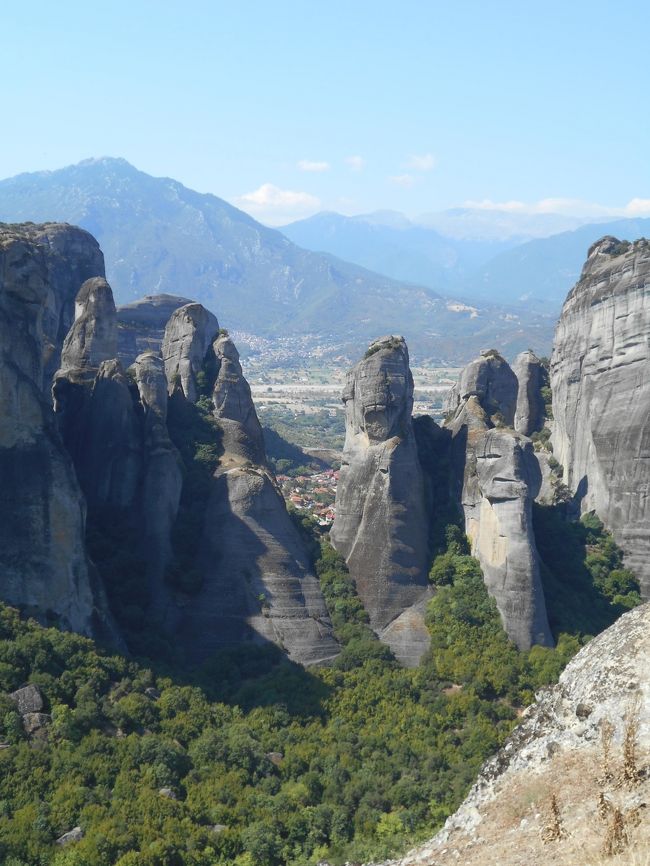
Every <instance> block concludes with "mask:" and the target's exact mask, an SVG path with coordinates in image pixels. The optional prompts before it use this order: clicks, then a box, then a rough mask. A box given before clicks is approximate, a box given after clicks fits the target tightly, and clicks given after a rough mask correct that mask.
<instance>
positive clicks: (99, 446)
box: [52, 279, 182, 625]
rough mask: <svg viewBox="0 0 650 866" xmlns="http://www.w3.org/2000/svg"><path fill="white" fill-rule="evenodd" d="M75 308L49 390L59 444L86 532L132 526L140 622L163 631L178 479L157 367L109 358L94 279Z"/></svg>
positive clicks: (105, 314) (100, 286) (111, 313)
mask: <svg viewBox="0 0 650 866" xmlns="http://www.w3.org/2000/svg"><path fill="white" fill-rule="evenodd" d="M75 310H76V318H75V321H74V323H73V325H72V327H71V329H70V332H69V333H68V335H67V337H66V339H65V342H64V345H63V351H62V353H61V368H60V369H59V370H58V371H57V373H56V375H55V377H54V383H53V387H52V393H53V396H54V407H55V412H56V417H57V419H58V421H59V426H60V429H61V432H62V436H63V440H64V442H65V445H66V448H67V449H68V451H69V453H70V455H71V456H72V459H73V462H74V465H75V469H76V472H77V476H78V478H79V482H80V484H81V487H82V490H83V492H84V494H85V497H86V500H87V502H88V504H89V507H90V509H91V516H92V517H93V521H94V522H93V527H94V528H95V529H98V530H99V531H101V530H102V527H103V523H104V522H105V521H113V520H116V519H118V520H124V521H126V522H127V523H130V524H131V525H132V526H133V527H135V526H137V527H138V529H137V538H138V546H139V548H140V550H141V553H142V556H141V560H142V561H143V562H144V563H145V572H146V573H145V575H144V579H145V580H146V582H147V586H148V588H149V597H150V600H151V602H150V610H149V615H150V616H151V617H152V618H155V619H156V620H158V621H160V622H164V623H165V624H167V625H171V624H173V622H174V616H173V610H172V607H173V606H172V603H171V595H170V591H169V587H168V585H167V582H166V580H165V573H166V569H167V567H168V565H169V563H170V561H171V558H172V547H171V532H172V526H173V524H174V520H175V519H176V514H177V512H178V506H179V500H180V494H181V487H182V474H181V468H180V460H179V457H178V454H177V452H176V449H175V448H174V446H173V445H172V443H171V440H170V438H169V434H168V431H167V423H166V422H167V379H166V377H165V371H164V364H163V361H162V358H161V357H160V356H156V355H155V354H154V353H151V352H148V353H144V354H143V355H140V356H138V358H137V359H136V362H135V364H134V366H133V371H132V374H129V376H127V374H126V373H125V371H124V369H123V367H122V364H121V362H120V361H119V360H118V359H117V358H116V357H115V355H116V354H117V343H118V330H117V328H118V323H117V316H116V310H115V303H114V301H113V293H112V291H111V287H110V286H109V285H108V283H107V282H106V281H105V280H104V279H93V280H88V281H87V282H86V283H84V284H83V286H82V287H81V289H80V291H79V294H78V296H77V299H76V303H75ZM125 543H126V542H125ZM106 577H107V579H108V580H110V575H107V576H106Z"/></svg>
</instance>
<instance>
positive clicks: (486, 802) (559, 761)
mask: <svg viewBox="0 0 650 866" xmlns="http://www.w3.org/2000/svg"><path fill="white" fill-rule="evenodd" d="M649 658H650V605H648V604H645V605H643V606H641V607H638V608H636V609H635V610H633V611H631V612H630V613H627V614H625V615H624V616H622V617H621V618H620V619H619V620H617V621H616V622H615V623H614V625H612V626H611V627H610V628H608V629H607V630H606V631H604V632H602V634H600V635H598V637H596V638H594V640H592V641H591V642H590V643H588V644H587V646H585V647H584V648H583V649H582V650H581V651H580V652H579V653H578V654H577V655H576V656H575V658H574V659H573V660H572V661H571V662H569V664H568V665H567V667H566V669H565V670H564V672H563V673H562V675H561V676H560V681H559V683H558V684H557V685H556V686H553V687H551V688H547V689H545V690H543V691H542V692H541V693H540V694H538V696H537V701H536V703H535V704H533V705H532V706H530V707H529V708H528V709H527V710H526V711H525V713H524V717H523V719H522V721H521V723H520V724H519V725H518V726H517V727H516V728H515V730H514V732H513V734H512V735H511V737H510V739H509V740H508V741H507V742H506V744H505V746H504V747H503V748H502V749H501V750H500V751H499V752H498V753H497V754H496V755H495V757H493V758H492V759H490V760H489V761H488V762H487V764H486V765H485V766H484V767H483V769H482V771H481V774H480V776H479V778H478V780H477V781H476V783H475V784H474V785H473V787H472V789H471V791H470V792H469V794H468V796H467V798H466V799H465V801H464V803H463V804H462V805H461V806H460V808H459V809H458V811H457V812H456V813H455V814H453V815H452V816H451V817H450V818H448V820H447V822H446V824H445V826H444V828H443V829H442V830H441V831H440V832H439V833H438V835H437V836H435V837H434V838H433V839H432V840H431V841H430V842H429V843H427V844H426V845H424V846H421V847H420V848H418V849H415V850H413V851H411V852H409V853H408V854H407V855H406V856H405V857H403V858H402V859H400V860H397V861H391V862H390V864H388V863H385V864H383V866H420V864H425V863H432V864H433V863H435V864H436V866H451V864H455V863H459V862H461V863H466V864H468V866H474V864H475V866H483V864H485V863H499V864H503V866H521V864H526V863H530V864H533V863H546V862H549V856H551V858H552V859H551V862H553V863H557V864H559V866H574V864H577V863H603V862H606V860H605V859H604V858H603V856H602V855H603V848H604V847H605V846H604V842H605V840H606V838H607V833H608V828H609V827H611V822H612V818H613V813H614V808H618V809H620V812H621V816H622V817H623V819H624V822H625V825H626V826H625V827H624V830H625V838H626V840H627V843H628V844H629V848H628V850H627V851H626V852H625V855H624V857H625V860H624V861H623V860H621V861H620V862H626V863H635V862H641V861H637V859H636V858H635V854H639V853H642V852H645V853H647V829H646V830H645V832H642V833H641V837H640V838H641V839H642V840H643V841H644V842H645V844H644V846H643V848H637V849H636V851H635V842H636V839H635V836H636V835H637V834H636V832H635V828H636V827H637V826H638V823H639V821H638V819H639V818H641V817H643V814H644V813H643V811H640V810H643V809H644V806H645V803H646V802H647V801H648V796H650V782H649V781H648V778H647V773H646V772H645V770H644V769H643V767H644V766H645V762H646V759H647V754H648V750H649V749H650V667H649V666H648V659H649ZM607 732H609V733H607ZM606 738H607V739H608V740H609V742H610V745H609V758H607V756H606V755H605V751H604V746H603V741H604V740H605V739H606ZM626 740H627V743H628V747H627V756H628V757H627V758H625V757H624V755H625V753H626V752H625V745H624V743H625V741H626ZM630 746H631V748H630ZM635 752H636V756H637V757H636V761H637V762H638V763H637V766H636V769H637V771H640V772H638V775H637V777H636V778H635V777H634V768H633V766H632V762H633V761H634V757H632V761H631V759H630V754H632V756H634V753H635ZM608 774H609V775H608ZM625 774H627V780H626V775H625ZM601 792H602V796H601ZM554 795H555V797H556V801H557V803H558V808H559V812H560V821H561V825H562V828H563V829H564V836H563V837H561V838H558V839H556V840H555V841H553V843H552V844H545V842H544V837H545V832H544V831H545V830H546V829H547V828H548V826H549V804H550V801H551V797H552V796H554ZM635 810H636V818H635ZM646 821H647V818H643V822H642V823H643V824H645V823H646ZM616 859H618V858H616ZM641 859H643V858H641Z"/></svg>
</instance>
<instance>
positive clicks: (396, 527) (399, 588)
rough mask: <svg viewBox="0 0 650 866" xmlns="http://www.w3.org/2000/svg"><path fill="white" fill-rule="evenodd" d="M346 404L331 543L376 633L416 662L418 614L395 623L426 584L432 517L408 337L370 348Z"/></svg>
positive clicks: (422, 633) (421, 641) (422, 644)
mask: <svg viewBox="0 0 650 866" xmlns="http://www.w3.org/2000/svg"><path fill="white" fill-rule="evenodd" d="M343 402H344V403H345V425H346V435H345V447H344V451H343V462H342V466H341V474H340V479H339V484H338V489H337V494H336V520H335V521H334V525H333V526H332V530H331V532H330V538H331V540H332V544H333V545H334V547H336V549H337V550H338V551H339V552H340V553H341V554H342V555H343V556H344V557H345V560H346V562H347V565H348V568H349V569H350V574H351V575H352V577H353V579H354V581H355V583H356V586H357V591H358V593H359V596H360V598H361V600H362V601H363V604H364V607H365V608H366V610H367V612H368V615H369V617H370V624H371V626H372V628H373V629H374V630H375V631H376V632H377V634H378V635H379V636H380V638H381V639H382V640H386V642H387V643H389V645H391V646H393V649H394V651H395V652H396V653H397V654H398V657H401V658H402V659H403V660H405V661H406V660H407V659H408V661H409V662H410V663H413V660H414V659H415V658H418V659H419V657H420V656H421V655H422V653H423V652H424V650H425V649H426V647H427V645H428V635H427V634H426V630H423V629H422V628H421V616H420V617H419V618H418V616H417V615H416V614H417V611H413V613H412V615H410V616H409V617H407V618H406V620H402V623H401V625H400V626H398V625H397V623H395V625H394V626H392V625H391V624H393V623H394V621H396V620H397V618H398V617H400V616H401V615H402V614H404V611H405V610H406V609H407V608H410V607H411V606H412V605H416V604H418V602H420V601H421V600H422V598H423V595H424V594H425V593H426V591H427V586H428V578H427V564H428V561H427V560H428V517H427V510H426V502H425V489H424V479H423V471H422V466H421V465H420V461H419V458H418V451H417V445H416V441H415V435H414V432H413V424H412V420H411V412H412V409H413V377H412V375H411V370H410V367H409V356H408V349H407V347H406V343H405V342H404V339H403V337H383V338H381V339H379V340H376V341H375V342H374V343H372V344H371V345H370V347H369V349H368V351H367V352H366V357H365V358H364V359H363V360H362V361H360V362H359V363H358V364H357V365H356V367H354V368H353V369H352V370H351V371H350V372H349V373H348V375H347V380H346V385H345V390H344V392H343ZM407 620H408V623H409V624H408V625H407ZM416 620H418V621H419V623H420V624H419V625H418V626H417V627H416V626H415V621H416ZM397 636H399V640H396V638H397ZM411 643H412V644H413V645H410V644H411Z"/></svg>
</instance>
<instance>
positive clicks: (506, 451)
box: [448, 352, 552, 649]
mask: <svg viewBox="0 0 650 866" xmlns="http://www.w3.org/2000/svg"><path fill="white" fill-rule="evenodd" d="M524 366H525V367H526V368H527V367H529V363H528V359H527V360H526V364H525V365H524ZM521 385H522V386H523V387H522V388H521V389H520V384H519V383H518V381H517V378H516V376H515V375H514V373H513V372H512V370H511V369H510V367H509V365H508V364H507V363H506V361H505V360H504V359H503V358H501V356H499V355H497V354H496V353H495V352H489V353H486V354H485V355H483V356H482V357H481V358H478V359H477V360H476V361H474V362H473V363H472V364H470V365H469V368H468V369H467V370H466V371H464V372H463V374H462V375H461V378H460V382H459V385H458V386H457V388H456V390H455V393H454V394H452V398H451V400H450V405H453V404H454V403H455V404H456V409H455V412H454V414H453V416H452V417H451V418H450V419H449V420H448V428H449V429H450V430H451V432H452V435H453V444H452V473H453V483H454V485H455V492H456V498H457V501H458V502H459V504H460V505H461V507H462V510H463V513H464V516H465V529H466V532H467V535H468V537H469V539H470V542H471V550H472V554H473V555H474V556H476V557H477V559H478V560H479V562H480V563H481V568H482V571H483V576H484V579H485V583H486V586H487V588H488V591H489V593H490V595H492V596H493V597H494V599H495V600H496V603H497V607H498V609H499V613H500V614H501V619H502V620H503V625H504V628H505V630H506V632H507V633H508V636H509V637H510V638H511V639H512V640H513V641H514V642H515V643H516V644H517V646H518V647H519V648H520V649H528V648H529V647H530V646H531V645H532V644H544V645H550V644H552V638H551V632H550V628H549V625H548V620H547V616H546V604H545V600H544V593H543V589H542V584H541V579H540V567H539V555H538V553H537V547H536V544H535V536H534V533H533V521H532V504H533V501H534V499H535V498H536V496H537V495H538V493H539V491H540V487H541V484H542V475H541V471H540V467H539V463H538V461H537V458H536V456H535V453H534V450H533V445H532V442H531V441H530V440H529V439H528V438H527V437H526V436H523V435H521V434H520V433H517V432H516V431H515V430H514V429H513V427H512V424H513V423H514V421H515V416H516V415H517V414H518V413H519V408H518V393H523V397H524V401H525V408H523V407H522V409H523V411H522V413H521V414H520V417H525V418H526V419H530V417H531V410H530V408H529V407H530V405H531V400H530V397H529V395H528V385H527V383H526V381H525V380H524V379H523V377H522V382H521ZM500 400H503V401H504V402H503V403H500V402H499V401H500ZM507 419H509V422H508V421H507ZM495 422H497V423H498V425H499V426H496V425H495ZM506 425H507V426H506ZM527 425H528V421H527Z"/></svg>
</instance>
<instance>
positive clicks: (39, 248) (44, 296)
mask: <svg viewBox="0 0 650 866" xmlns="http://www.w3.org/2000/svg"><path fill="white" fill-rule="evenodd" d="M66 235H69V236H68V237H66ZM80 237H81V240H80ZM85 237H86V233H85V232H84V233H80V232H78V231H77V230H76V229H71V228H69V227H67V226H58V227H56V230H55V229H53V228H52V227H50V226H32V225H29V226H11V227H9V226H3V227H0V597H1V598H2V599H3V601H6V602H8V603H10V604H14V605H17V606H20V607H23V608H26V609H28V610H29V611H30V612H32V613H33V614H34V615H36V616H38V617H39V618H41V619H43V618H45V617H47V616H49V615H52V616H54V617H56V618H57V619H58V620H59V622H60V623H61V624H62V625H63V626H64V627H67V628H70V629H73V630H75V631H79V632H82V633H84V634H97V633H99V632H100V631H101V629H102V623H104V624H106V623H107V618H106V611H105V610H104V609H103V600H102V598H101V593H98V591H97V592H96V591H95V588H94V581H93V574H92V571H91V566H90V564H89V562H88V560H87V558H86V553H85V546H84V535H85V503H84V500H83V496H82V495H81V491H80V489H79V486H78V483H77V480H76V477H75V472H74V469H73V466H72V462H71V461H70V458H69V456H68V455H67V453H66V451H65V449H64V447H63V443H62V442H61V439H60V437H59V434H58V432H57V429H56V425H55V423H54V417H53V415H52V410H51V407H50V405H49V403H48V402H47V401H46V399H45V397H44V395H43V379H44V368H45V367H46V366H47V364H48V363H49V362H50V360H51V357H52V351H54V350H53V345H54V342H55V340H56V339H58V337H56V335H55V331H56V328H55V327H54V323H55V321H56V320H57V315H59V314H60V315H63V313H62V310H63V307H64V306H65V301H64V300H62V299H61V297H59V296H58V295H57V285H59V286H60V285H63V284H64V283H66V280H69V281H72V280H73V279H74V278H75V273H78V269H76V268H75V267H74V265H72V264H71V265H70V273H69V274H68V276H67V278H64V273H63V271H64V265H65V251H66V250H69V249H74V247H75V245H76V244H78V243H82V245H83V244H85ZM88 237H89V236H88ZM52 245H54V246H55V252H54V253H52ZM52 256H54V259H55V261H54V263H53V262H52ZM53 269H54V270H55V271H56V273H57V275H58V280H59V283H58V284H57V285H54V286H53V285H52V284H51V283H50V281H49V278H50V274H51V273H52V271H53ZM57 309H58V314H56V315H55V313H56V311H57ZM45 322H47V326H48V328H50V334H49V335H47V334H46V333H45V331H44V323H45ZM53 337H54V339H52V338H53ZM108 628H109V627H108V625H107V629H108Z"/></svg>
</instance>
